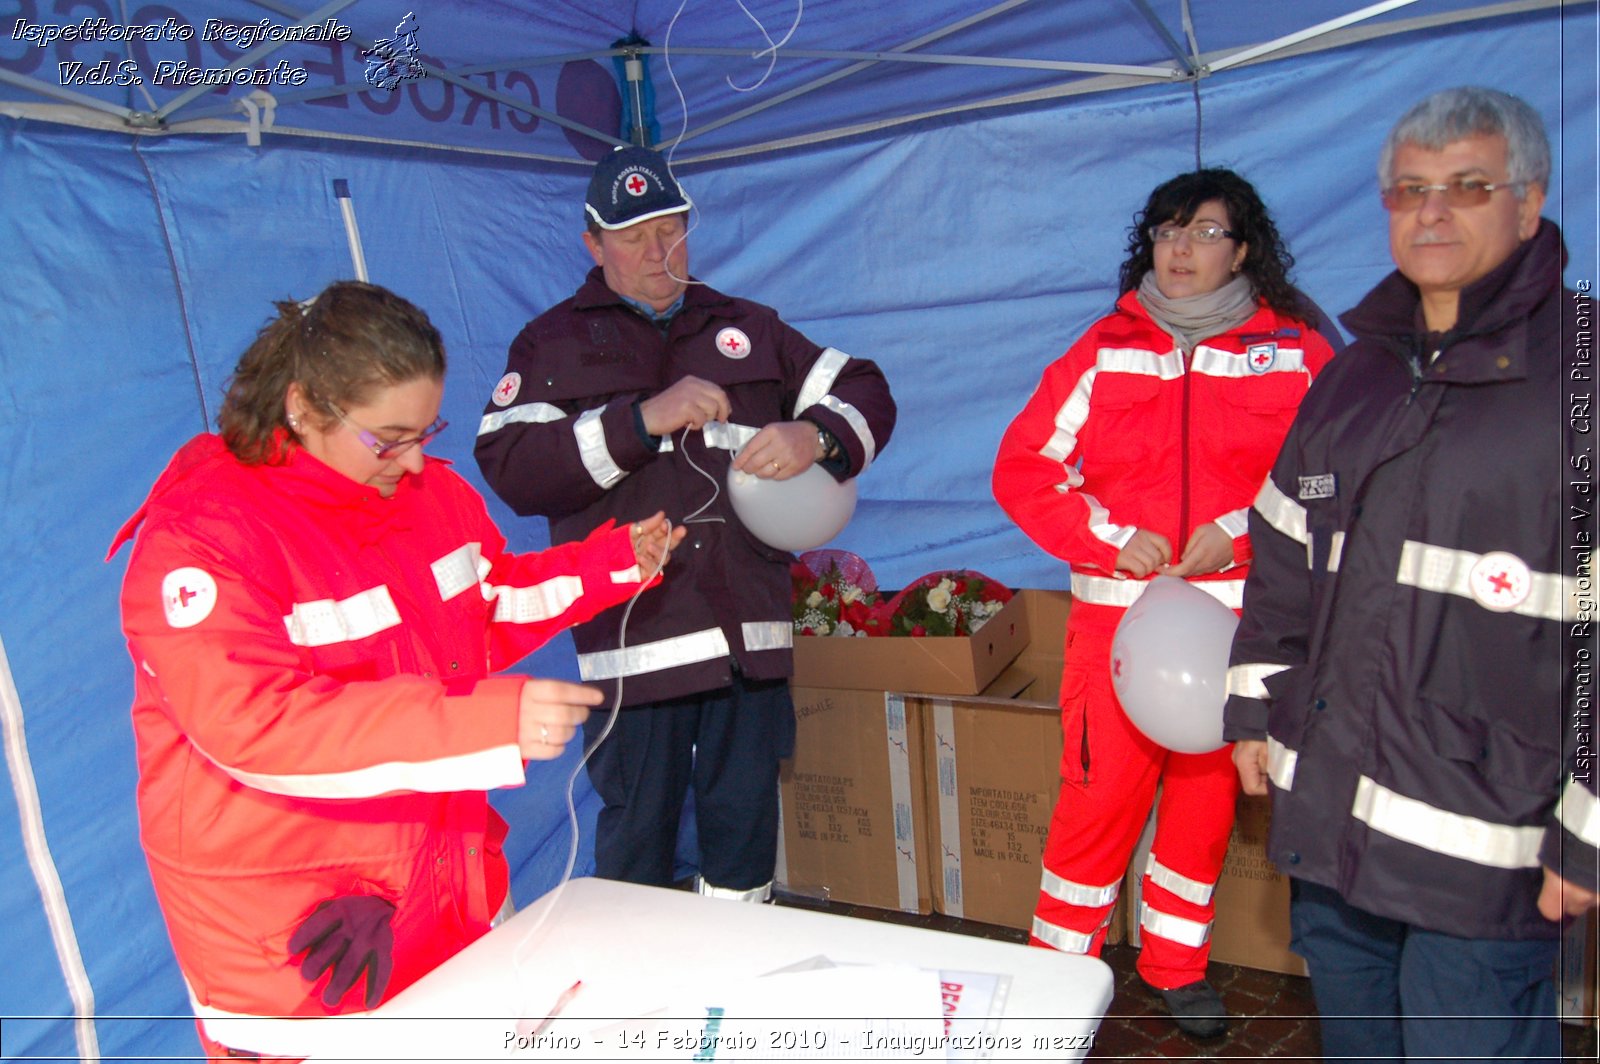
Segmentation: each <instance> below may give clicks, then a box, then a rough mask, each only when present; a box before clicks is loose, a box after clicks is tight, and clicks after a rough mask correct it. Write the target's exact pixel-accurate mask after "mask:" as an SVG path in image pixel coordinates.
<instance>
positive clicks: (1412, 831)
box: [1350, 776, 1544, 868]
mask: <svg viewBox="0 0 1600 1064" xmlns="http://www.w3.org/2000/svg"><path fill="white" fill-rule="evenodd" d="M1350 815H1351V816H1353V817H1355V818H1356V819H1357V820H1359V821H1361V822H1362V823H1364V824H1366V825H1367V826H1368V827H1370V828H1372V830H1373V831H1377V832H1381V833H1382V834H1384V835H1388V836H1389V837H1390V838H1395V839H1399V840H1400V841H1402V842H1408V843H1410V844H1411V845H1413V846H1418V847H1421V848H1422V849H1424V850H1430V851H1432V852H1433V853H1439V854H1444V855H1445V856H1446V857H1454V858H1457V859H1458V860H1462V861H1470V862H1472V863H1473V864H1479V865H1487V866H1489V867H1491V868H1537V867H1538V866H1539V845H1540V843H1541V842H1543V841H1544V828H1540V827H1517V826H1514V825H1511V824H1495V823H1492V822H1490V821H1488V820H1479V819H1478V818H1477V817H1471V816H1466V815H1464V814H1461V813H1452V812H1449V811H1447V810H1444V809H1436V808H1434V807H1433V806H1431V805H1428V804H1427V803H1426V802H1420V801H1418V800H1417V799H1415V798H1407V797H1406V796H1405V795H1403V794H1399V793H1398V792H1395V791H1391V790H1390V789H1389V788H1387V787H1385V786H1383V785H1382V784H1381V783H1378V782H1377V781H1376V780H1373V779H1371V778H1370V777H1367V776H1362V777H1361V779H1360V781H1359V782H1357V784H1356V799H1355V802H1354V803H1353V804H1352V805H1351V808H1350Z"/></svg>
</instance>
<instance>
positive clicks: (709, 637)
mask: <svg viewBox="0 0 1600 1064" xmlns="http://www.w3.org/2000/svg"><path fill="white" fill-rule="evenodd" d="M727 656H728V638H727V636H725V635H723V634H722V629H721V628H706V629H703V630H702V631H699V632H690V633H689V634H688V635H679V636H673V637H672V638H671V639H658V640H656V641H655V642H654V643H641V644H639V645H638V646H632V647H624V648H622V649H620V650H603V651H598V652H596V653H593V654H579V655H578V674H579V675H580V676H581V677H582V678H583V679H585V680H614V679H616V678H617V677H618V676H637V675H639V674H640V673H645V672H660V671H661V670H662V669H672V668H677V667H678V666H679V665H692V664H694V663H695V662H697V661H710V660H712V659H713V658H723V657H727Z"/></svg>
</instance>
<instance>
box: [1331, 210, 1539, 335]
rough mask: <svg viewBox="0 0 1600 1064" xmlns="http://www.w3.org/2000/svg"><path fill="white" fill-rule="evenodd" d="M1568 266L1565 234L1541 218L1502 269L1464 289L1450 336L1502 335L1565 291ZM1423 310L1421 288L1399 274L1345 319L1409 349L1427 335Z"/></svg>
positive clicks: (1358, 329) (1342, 318) (1352, 328)
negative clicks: (1555, 291)
mask: <svg viewBox="0 0 1600 1064" xmlns="http://www.w3.org/2000/svg"><path fill="white" fill-rule="evenodd" d="M1566 264H1567V248H1566V244H1565V243H1564V242H1563V241H1562V239H1561V230H1560V229H1559V228H1558V227H1557V226H1556V224H1555V223H1554V222H1552V221H1550V220H1549V219H1548V218H1541V219H1540V220H1539V228H1538V230H1537V231H1536V232H1535V233H1534V234H1533V236H1531V237H1529V238H1528V239H1527V240H1524V241H1523V242H1522V243H1521V244H1519V245H1517V247H1516V249H1515V250H1514V251H1512V253H1511V254H1510V255H1509V256H1507V257H1506V260H1505V261H1504V262H1502V263H1501V264H1500V265H1499V266H1496V267H1495V268H1494V269H1493V270H1490V271H1489V272H1488V273H1487V274H1485V275H1484V276H1483V277H1480V278H1478V279H1477V280H1476V281H1474V282H1472V284H1470V285H1468V286H1467V287H1466V288H1463V289H1462V290H1461V311H1460V314H1459V315H1458V316H1457V319H1456V327H1455V328H1454V329H1452V330H1451V332H1450V335H1451V336H1453V337H1467V336H1478V335H1483V334H1485V333H1492V332H1497V331H1499V330H1500V329H1502V328H1504V327H1505V326H1506V325H1508V324H1509V323H1511V322H1514V321H1520V320H1522V319H1524V318H1526V317H1527V316H1528V315H1529V314H1530V313H1531V312H1532V311H1533V309H1534V308H1535V307H1536V306H1538V305H1539V303H1540V302H1541V301H1543V300H1545V299H1547V298H1548V297H1549V295H1550V292H1551V290H1552V289H1554V288H1559V287H1560V283H1561V271H1562V269H1564V268H1565V267H1566ZM1421 306H1422V297H1421V294H1420V293H1419V292H1418V291H1417V286H1416V285H1414V284H1412V283H1411V281H1409V280H1407V279H1406V277H1405V275H1404V274H1402V273H1401V272H1400V271H1399V270H1395V271H1394V272H1392V273H1390V274H1389V276H1387V277H1385V278H1384V279H1383V280H1382V281H1380V282H1379V283H1378V286H1377V287H1376V288H1374V289H1373V290H1372V291H1371V292H1369V293H1367V295H1366V297H1365V298H1364V299H1362V300H1361V302H1360V303H1358V304H1357V305H1356V306H1355V308H1354V309H1352V310H1349V311H1347V312H1346V313H1344V314H1342V315H1340V316H1339V320H1340V321H1341V322H1343V323H1344V324H1345V326H1346V327H1347V328H1348V329H1349V330H1350V331H1351V332H1352V333H1354V334H1355V335H1357V336H1360V337H1365V338H1368V339H1373V340H1379V341H1383V340H1389V341H1391V342H1392V341H1394V340H1396V339H1403V340H1405V341H1406V342H1407V344H1408V345H1409V344H1410V343H1411V342H1413V341H1414V339H1415V338H1417V337H1420V336H1421V335H1422V334H1423V331H1424V330H1423V327H1422V325H1421V324H1420V321H1421V317H1420V312H1421ZM1391 346H1392V344H1391Z"/></svg>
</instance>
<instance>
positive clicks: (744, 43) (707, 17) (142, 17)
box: [0, 0, 1560, 165]
mask: <svg viewBox="0 0 1600 1064" xmlns="http://www.w3.org/2000/svg"><path fill="white" fill-rule="evenodd" d="M1559 4H1560V0H1514V2H1510V3H1495V4H1487V5H1486V4H1482V3H1475V2H1473V0H1382V2H1378V3H1365V4H1364V3H1357V2H1355V0H1298V2H1296V3H1293V4H1267V3H1256V4H1248V5H1244V6H1243V8H1241V5H1240V4H1239V3H1238V2H1237V0H1075V2H1061V0H1056V2H1045V0H1001V2H998V3H993V4H982V3H972V2H970V0H918V2H917V3H915V4H911V3H895V4H885V3H861V2H860V0H809V2H806V0H744V3H743V4H742V5H741V4H740V3H739V2H738V0H693V2H691V0H638V2H634V3H617V2H615V0H599V2H578V0H541V2H540V3H538V4H535V5H531V6H523V5H517V4H512V3H494V4H473V5H464V6H461V7H453V8H449V9H445V8H441V7H430V8H428V9H426V10H423V11H422V12H421V13H420V14H418V15H415V16H412V15H411V14H409V12H408V11H407V9H406V7H404V6H402V5H401V4H398V3H379V2H378V0H328V2H326V3H323V4H321V5H314V4H310V3H289V2H282V0H254V2H249V0H202V2H196V3H185V4H181V5H177V6H173V7H168V6H165V5H163V6H159V7H157V6H154V5H149V6H142V7H141V6H135V4H134V3H131V2H128V0H122V2H121V4H120V5H118V4H114V3H112V0H86V2H84V3H80V4H75V5H73V6H72V7H71V8H69V9H68V10H70V11H71V13H72V15H73V17H74V18H76V19H77V20H78V21H75V22H66V21H65V20H64V19H62V18H59V17H55V18H52V16H51V15H50V14H49V13H48V10H47V9H46V7H45V4H44V3H43V0H19V3H18V8H17V10H18V20H17V21H15V22H13V23H12V26H11V27H10V28H11V29H12V33H11V34H10V35H8V36H7V37H4V38H0V113H8V114H12V115H17V116H24V115H25V116H30V117H35V118H43V119H46V120H51V121H65V122H73V123H76V124H80V125H91V126H96V127H99V128H106V129H116V128H124V129H127V130H128V131H130V132H150V133H158V132H195V133H244V134H246V135H247V136H249V137H251V138H252V142H255V139H256V138H258V137H259V136H260V135H261V133H262V132H263V131H266V132H269V133H270V132H271V131H276V132H278V133H280V134H294V135H311V136H331V137H345V138H351V139H361V140H372V139H376V140H380V141H386V142H390V143H401V144H417V145H428V146H435V147H442V148H450V149H457V150H469V151H480V152H488V153H494V154H511V155H519V156H528V157H533V158H539V159H543V160H546V161H550V162H555V163H570V164H578V165H582V164H586V163H587V162H588V161H589V160H592V159H593V158H596V157H598V155H599V154H601V153H603V152H604V151H605V150H606V147H607V145H608V144H612V143H619V142H620V141H621V140H625V139H627V138H626V136H624V135H623V134H622V132H621V125H620V121H619V120H620V117H621V115H622V113H623V103H622V98H621V97H622V89H621V87H620V86H619V85H618V78H617V76H616V74H615V73H614V72H613V63H612V59H613V57H615V56H618V55H620V54H622V53H621V52H619V51H618V50H616V49H613V48H612V45H613V44H615V43H616V42H617V41H619V40H620V39H623V38H625V37H628V36H629V35H630V34H637V35H638V37H640V38H642V39H643V40H645V41H646V42H648V44H647V45H644V46H640V47H638V48H636V49H635V51H634V53H633V54H635V55H637V56H640V57H642V59H643V64H644V69H645V77H646V78H647V80H648V82H649V87H650V90H651V91H653V94H654V97H655V101H656V105H657V108H656V109H657V112H658V115H659V130H660V141H661V142H664V143H668V144H671V143H674V142H676V144H677V146H676V147H674V149H673V152H674V161H676V162H680V163H686V162H695V161H706V160H711V159H718V158H728V157H737V156H742V155H749V154H752V153H756V152H761V151H770V150H774V149H778V148H784V147H791V146H797V145H804V144H808V143H816V142H819V141H823V140H828V139H834V138H837V137H840V136H851V135H857V134H861V133H866V132H871V131H874V130H880V129H884V128H889V127H893V126H897V125H903V124H905V123H908V122H915V121H919V120H924V119H928V118H934V117H939V116H943V115H951V114H959V113H963V112H968V111H983V110H994V109H996V108H1004V107H1014V106H1020V105H1027V104H1035V103H1039V102H1042V101H1047V100H1051V99H1056V98H1060V97H1064V96H1071V95H1079V94H1083V93H1090V92H1105V91H1111V90H1116V89H1127V88H1135V87H1140V86H1148V85H1164V84H1165V85H1170V84H1172V83H1174V82H1179V81H1183V80H1189V79H1198V80H1202V81H1203V80H1204V79H1205V78H1207V77H1210V76H1212V75H1215V74H1217V73H1220V72H1222V71H1224V70H1227V69H1230V68H1232V67H1235V66H1238V65H1242V64H1245V63H1252V62H1265V61H1271V60H1273V59H1275V58H1282V57H1284V56H1287V55H1292V54H1301V53H1303V52H1305V51H1308V50H1315V49H1320V48H1327V47H1334V46H1337V45H1339V44H1343V43H1351V42H1355V41H1360V40H1365V39H1370V38H1372V37H1374V36H1381V35H1385V34H1391V33H1399V32H1416V31H1419V30H1422V29H1432V28H1437V27H1438V26H1441V25H1445V24H1449V23H1452V22H1459V21H1464V20H1475V19H1483V18H1493V17H1500V16H1506V15H1512V14H1516V13H1520V12H1525V11H1529V10H1534V9H1537V8H1542V7H1554V6H1559ZM55 6H59V5H55ZM51 9H53V7H52V8H51ZM90 11H93V12H97V13H98V14H80V13H81V12H90ZM175 12H177V13H176V14H175ZM95 18H104V19H106V24H107V25H109V26H111V27H113V30H112V31H110V32H107V31H104V30H102V31H99V32H98V33H96V32H95V31H94V27H93V26H91V27H90V34H89V36H90V37H91V38H94V39H78V40H69V39H66V37H65V35H64V34H63V35H59V36H58V37H56V38H55V39H52V37H51V34H52V31H53V30H60V29H64V28H68V27H73V28H77V29H79V31H80V38H81V37H82V36H83V34H82V32H81V31H82V28H83V26H84V24H85V20H88V19H95ZM402 20H410V21H409V22H408V24H407V26H406V27H405V29H406V31H407V32H408V33H409V36H405V37H402V35H401V32H402V27H401V26H400V23H401V21H402ZM119 26H128V27H137V28H140V29H141V30H143V31H144V32H143V33H138V34H134V33H120V34H119V33H117V32H116V31H115V29H114V28H115V27H119ZM302 26H303V27H310V28H314V29H315V28H319V27H320V28H321V29H322V30H323V31H325V32H324V34H323V35H324V36H331V37H332V38H335V39H322V40H282V39H263V40H254V41H252V40H250V39H249V37H248V36H246V35H247V34H250V33H252V32H257V33H258V34H259V31H261V30H266V31H267V32H268V36H269V37H271V36H277V37H282V36H283V34H282V33H281V32H280V31H283V30H287V29H289V28H290V27H302ZM19 27H21V28H22V32H20V33H19V32H18V28H19ZM146 35H150V36H154V37H156V38H157V39H154V40H149V39H145V37H146ZM117 36H121V37H124V38H130V37H131V38H132V39H121V40H118V39H107V38H115V37H117ZM402 41H404V42H405V43H406V44H408V45H409V46H410V47H411V50H410V51H409V52H408V53H406V58H409V59H412V60H414V61H415V62H416V63H418V64H420V65H419V66H415V67H412V68H410V70H409V73H411V74H414V75H420V76H412V77H406V78H404V79H403V80H399V81H392V85H393V87H392V88H385V87H376V86H374V85H373V84H370V83H369V75H371V74H377V73H382V72H381V71H375V70H373V69H372V62H371V60H370V58H369V57H367V56H365V55H364V50H370V49H372V48H374V46H375V45H377V44H380V43H381V44H387V45H389V46H390V48H391V49H392V48H394V47H395V46H396V45H397V44H398V43H399V42H402ZM774 46H776V49H775V50H776V56H775V57H774V56H773V55H772V52H773V50H774ZM74 64H77V65H74ZM252 71H254V72H258V73H257V74H256V75H255V76H254V77H255V78H256V79H260V80H265V81H266V82H267V83H266V84H260V83H259V81H258V83H255V84H252V83H250V82H251V79H252V75H251V73H250V72H252ZM423 71H425V73H423ZM391 73H392V71H391ZM136 78H137V79H138V82H137V83H135V81H134V79H136ZM102 79H103V80H105V81H108V82H112V83H111V84H104V85H97V84H95V83H94V82H95V81H96V80H102ZM207 79H228V83H225V84H220V85H219V84H216V83H215V82H211V83H208V82H207ZM233 79H239V80H240V81H242V82H243V83H234V82H233ZM196 80H198V81H199V82H200V83H198V84H197V83H194V82H195V81H196ZM85 81H87V82H88V83H83V82H85ZM680 99H681V100H682V101H683V102H682V103H680Z"/></svg>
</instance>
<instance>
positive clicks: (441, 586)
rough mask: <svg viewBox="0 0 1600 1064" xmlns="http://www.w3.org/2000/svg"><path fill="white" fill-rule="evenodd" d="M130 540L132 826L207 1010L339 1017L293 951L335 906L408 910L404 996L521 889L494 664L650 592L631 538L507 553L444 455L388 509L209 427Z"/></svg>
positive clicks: (506, 683) (401, 968) (358, 489)
mask: <svg viewBox="0 0 1600 1064" xmlns="http://www.w3.org/2000/svg"><path fill="white" fill-rule="evenodd" d="M141 523H142V526H143V527H142V528H140V527H139V526H140V525H141ZM136 528H138V529H139V531H138V540H137V543H136V544H135V546H134V549H133V554H132V557H131V559H130V561H129V564H128V572H127V576H126V579H125V581H124V584H123V592H122V611H123V628H124V630H125V632H126V634H127V637H128V648H129V651H130V652H131V654H132V656H133V662H134V666H135V697H134V705H133V724H134V731H135V735H136V738H137V741H138V756H139V771H140V779H139V814H140V823H141V833H142V836H143V843H144V847H145V851H146V854H147V856H148V859H149V863H150V870H151V875H152V877H153V879H154V881H155V887H156V893H157V896H158V898H159V900H160V902H161V906H162V910H163V913H164V915H165V917H166V921H167V926H168V930H169V932H170V934H171V937H172V941H173V946H174V948H175V950H176V952H177V956H178V960H179V963H180V965H181V967H182V970H183V973H184V977H185V979H186V980H187V981H188V983H189V987H190V989H191V991H192V992H193V994H194V996H195V999H196V1007H197V1010H198V1011H199V1013H200V1015H201V1017H202V1019H204V1018H206V1016H207V1015H209V1014H215V1013H213V1011H212V1010H216V1012H220V1013H245V1014H257V1015H262V1014H269V1015H270V1014H282V1015H310V1016H320V1015H326V1014H328V1012H329V1011H330V1010H328V1009H326V1008H324V1006H323V1005H322V1003H321V1001H320V998H319V997H317V996H316V995H315V994H314V993H313V992H312V987H311V985H310V984H309V983H306V982H305V981H304V980H303V979H302V978H301V977H300V974H299V971H298V968H296V967H294V966H291V965H290V961H289V956H288V952H287V941H288V938H289V936H290V934H291V933H292V932H293V931H294V929H295V928H296V927H297V926H298V925H299V924H300V922H301V921H302V920H304V919H305V917H306V916H307V915H308V914H309V913H310V912H311V911H312V909H313V908H315V906H316V905H317V904H318V903H319V902H321V901H323V900H325V899H327V898H332V897H337V896H341V895H347V894H358V893H359V894H378V895H382V896H383V897H386V898H388V899H389V900H390V901H392V902H393V903H394V904H395V906H396V912H395V916H394V919H393V927H394V933H395V954H394V962H395V964H394V974H393V978H392V980H391V982H390V984H389V994H390V995H392V994H394V993H396V992H398V991H399V990H401V989H403V988H404V987H405V986H407V985H408V984H409V983H411V982H413V981H415V980H416V979H417V978H418V977H420V976H421V975H423V974H424V973H426V972H427V971H429V970H431V969H432V968H434V967H435V966H437V965H438V964H439V963H440V962H441V961H443V960H445V959H446V958H447V957H449V956H451V955H452V954H454V953H455V952H457V951H458V950H460V949H461V948H462V947H463V946H465V945H466V944H467V943H469V942H471V941H472V940H473V939H475V938H477V937H478V936H480V935H482V934H483V933H484V931H486V930H487V929H488V927H489V921H490V919H491V917H492V916H493V915H494V914H495V912H496V910H497V909H498V907H499V906H500V904H501V902H502V901H503V900H504V897H505V892H506V866H505V860H504V858H503V857H502V856H501V855H500V840H501V839H502V838H503V837H504V834H505V825H504V822H503V821H501V820H500V818H499V817H498V816H497V815H496V814H495V813H494V812H493V810H491V809H490V808H489V805H488V802H487V799H486V795H485V793H484V791H485V788H489V787H505V786H516V785H520V784H521V783H522V782H523V778H524V777H523V762H522V759H521V756H520V754H519V752H518V747H517V741H516V736H517V706H518V697H519V692H520V689H521V687H522V684H523V682H524V681H523V679H522V678H520V677H504V678H491V677H490V676H489V673H490V672H491V671H492V670H494V669H497V668H503V667H506V666H508V665H511V664H513V663H514V662H515V661H517V659H518V658H520V657H522V656H523V655H525V654H526V653H528V652H529V651H530V650H532V649H534V648H535V647H537V646H538V645H539V644H540V643H542V642H544V641H545V640H546V639H547V638H548V637H549V636H551V635H552V634H554V633H555V632H557V631H560V630H561V629H563V628H565V627H567V626H568V625H571V624H574V623H576V622H578V621H580V620H583V619H585V618H588V617H591V616H593V615H594V614H595V613H597V612H599V611H600V610H601V609H604V608H606V607H609V606H611V605H613V604H615V603H617V602H619V601H622V600H625V599H626V598H628V597H629V596H630V595H631V594H632V593H633V592H634V591H635V590H636V589H637V588H638V586H639V585H638V576H639V571H638V568H637V566H636V563H635V558H634V553H633V549H632V545H631V542H630V539H629V536H628V532H627V529H626V528H619V529H601V530H598V531H597V532H596V533H595V534H594V535H593V536H592V537H590V539H588V540H587V541H584V542H580V543H573V544H569V545H567V546H564V547H560V548H556V549H553V550H549V551H545V552H543V553H540V554H528V555H520V556H519V555H512V554H507V553H505V552H504V546H505V541H504V539H503V538H502V537H501V535H500V533H499V531H498V530H497V529H496V528H495V526H494V524H493V522H492V521H491V520H490V518H489V516H488V514H487V512H486V511H485V509H484V506H483V502H482V500H481V499H480V498H479V496H478V495H477V493H476V492H475V491H474V490H473V489H472V488H471V487H470V486H469V485H468V484H467V483H466V482H465V481H464V480H462V479H461V478H460V477H459V476H457V475H456V474H455V473H454V472H452V471H451V470H450V469H449V468H448V464H447V463H444V462H441V461H439V460H437V459H431V458H430V459H428V461H427V465H426V467H425V468H424V470H423V471H422V473H421V474H419V475H414V476H408V477H406V478H405V479H404V480H403V481H402V482H401V483H400V486H399V488H398V490H397V491H396V493H395V494H394V495H393V497H391V498H388V499H384V498H381V497H379V496H378V494H377V492H376V491H375V490H374V489H372V488H371V487H368V486H367V485H364V484H359V483H356V482H355V481H352V480H350V479H348V478H347V477H345V476H343V475H342V474H340V473H338V472H336V471H334V470H332V469H330V468H328V467H327V466H325V465H323V464H322V463H321V462H319V461H317V460H316V459H314V458H312V457H311V456H310V455H309V454H307V453H306V452H305V451H303V450H300V449H298V448H294V449H292V450H291V451H290V452H289V454H288V459H287V462H286V464H283V465H258V466H247V465H243V464H241V463H239V462H238V461H237V460H235V459H234V458H233V456H232V455H231V454H229V453H228V451H227V450H226V448H225V447H224V446H223V444H222V442H221V440H220V439H219V438H218V437H216V436H209V435H207V436H200V437H198V438H196V439H195V440H193V441H191V442H190V443H189V444H187V445H186V446H185V447H184V448H183V449H182V450H180V451H179V452H178V454H177V455H176V457H174V459H173V461H172V463H171V464H170V465H169V466H168V468H167V470H166V472H165V473H163V475H162V476H161V478H160V480H159V481H158V482H157V483H156V485H155V488H154V489H153V490H152V491H151V493H150V497H149V499H148V500H147V501H146V502H145V504H144V506H143V507H142V508H141V509H140V511H139V512H138V513H137V514H135V515H134V517H133V518H132V520H130V521H129V522H128V524H127V526H126V527H125V528H124V529H123V532H122V533H121V535H120V536H119V537H118V540H117V545H120V544H121V542H123V541H124V540H125V539H126V538H128V537H129V536H131V535H132V534H133V532H134V530H135V529H136ZM113 550H115V547H113ZM360 997H361V995H360V993H359V992H358V993H356V994H353V995H350V996H348V997H347V999H346V1001H347V1003H348V1005H349V1007H350V1008H357V1007H359V1001H360ZM334 1011H349V1009H341V1010H334ZM223 1040H224V1041H226V1039H223ZM241 1048H251V1047H241Z"/></svg>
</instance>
